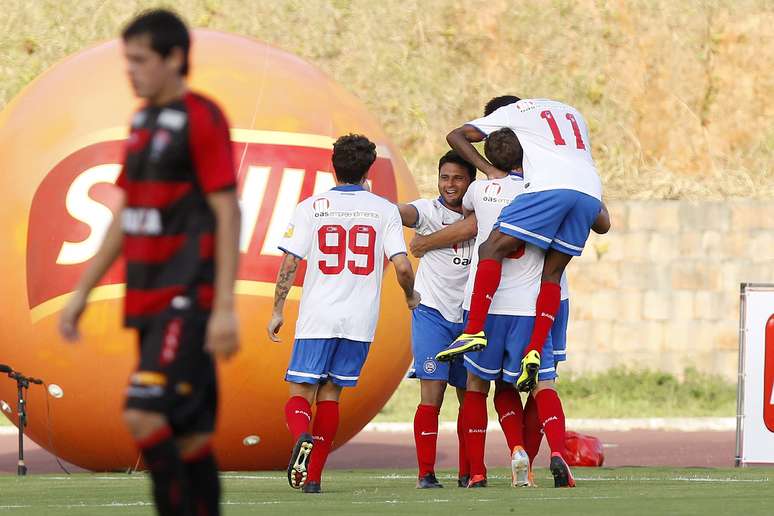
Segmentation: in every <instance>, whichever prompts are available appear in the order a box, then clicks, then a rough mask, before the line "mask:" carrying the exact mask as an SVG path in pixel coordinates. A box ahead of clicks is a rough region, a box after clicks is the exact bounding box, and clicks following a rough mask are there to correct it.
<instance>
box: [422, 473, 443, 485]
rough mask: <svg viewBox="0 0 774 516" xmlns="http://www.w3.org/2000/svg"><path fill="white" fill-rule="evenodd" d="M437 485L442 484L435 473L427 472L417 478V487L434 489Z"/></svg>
mask: <svg viewBox="0 0 774 516" xmlns="http://www.w3.org/2000/svg"><path fill="white" fill-rule="evenodd" d="M438 487H443V485H441V483H440V482H438V479H437V478H435V473H428V474H427V475H425V476H424V477H419V479H417V489H435V488H438Z"/></svg>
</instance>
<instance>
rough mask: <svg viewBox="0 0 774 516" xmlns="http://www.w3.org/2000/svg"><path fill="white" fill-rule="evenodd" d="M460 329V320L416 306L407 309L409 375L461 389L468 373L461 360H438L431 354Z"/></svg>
mask: <svg viewBox="0 0 774 516" xmlns="http://www.w3.org/2000/svg"><path fill="white" fill-rule="evenodd" d="M463 329H464V327H463V325H462V323H461V322H459V323H453V322H449V321H447V320H446V319H445V318H444V317H443V315H441V312H439V311H438V310H436V309H435V308H430V307H429V306H425V305H419V306H417V307H416V308H415V309H414V310H413V311H412V312H411V351H412V353H413V354H414V363H413V365H412V366H411V370H410V371H409V374H408V377H409V378H420V379H422V380H443V381H444V382H449V384H450V385H453V386H454V387H459V388H461V389H464V388H465V385H466V384H467V379H468V372H467V370H466V369H465V366H464V365H463V363H462V359H456V360H453V361H451V362H438V361H437V360H436V359H435V355H437V354H438V353H439V352H441V351H443V350H444V349H446V348H447V347H448V346H449V344H451V343H452V341H453V340H454V339H456V338H457V337H459V335H460V334H461V333H462V330H463Z"/></svg>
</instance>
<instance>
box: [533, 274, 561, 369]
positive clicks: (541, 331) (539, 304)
mask: <svg viewBox="0 0 774 516" xmlns="http://www.w3.org/2000/svg"><path fill="white" fill-rule="evenodd" d="M561 297H562V287H561V286H560V285H559V283H549V282H547V281H544V282H543V283H541V284H540V293H539V294H538V297H537V301H536V302H535V327H534V328H532V337H530V339H529V346H527V349H526V350H525V351H524V354H525V355H526V354H527V353H529V352H530V351H537V352H538V353H541V354H542V353H543V343H545V341H546V337H548V332H549V331H551V326H553V325H554V318H555V317H556V312H558V311H559V304H560V303H561Z"/></svg>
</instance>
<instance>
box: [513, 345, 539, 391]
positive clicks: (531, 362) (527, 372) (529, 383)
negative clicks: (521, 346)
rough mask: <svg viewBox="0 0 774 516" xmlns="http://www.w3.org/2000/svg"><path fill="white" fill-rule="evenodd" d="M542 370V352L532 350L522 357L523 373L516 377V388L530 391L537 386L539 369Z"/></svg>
mask: <svg viewBox="0 0 774 516" xmlns="http://www.w3.org/2000/svg"><path fill="white" fill-rule="evenodd" d="M539 370H540V353H538V352H537V351H534V350H533V351H530V352H529V353H527V355H526V356H525V357H524V358H522V359H521V374H520V375H519V378H518V379H516V389H518V390H519V391H521V392H530V391H531V390H532V389H534V388H535V387H537V379H538V371H539Z"/></svg>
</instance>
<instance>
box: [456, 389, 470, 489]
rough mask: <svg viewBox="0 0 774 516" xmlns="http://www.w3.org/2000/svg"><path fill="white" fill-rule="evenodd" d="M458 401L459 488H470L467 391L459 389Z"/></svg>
mask: <svg viewBox="0 0 774 516" xmlns="http://www.w3.org/2000/svg"><path fill="white" fill-rule="evenodd" d="M456 390H457V401H459V403H460V409H459V411H458V412H457V443H458V446H459V450H458V452H459V469H458V471H457V487H468V483H469V482H470V460H469V459H468V451H467V448H466V446H465V433H466V432H465V414H464V412H463V409H464V404H463V402H464V401H465V389H461V388H459V387H457V389H456Z"/></svg>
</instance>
